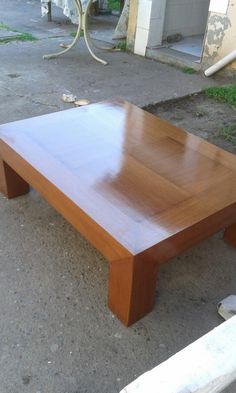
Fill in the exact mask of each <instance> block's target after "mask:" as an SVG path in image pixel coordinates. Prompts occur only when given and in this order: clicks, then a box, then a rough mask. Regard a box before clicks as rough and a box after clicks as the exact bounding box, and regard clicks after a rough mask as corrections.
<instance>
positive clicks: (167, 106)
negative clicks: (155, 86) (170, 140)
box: [145, 94, 236, 154]
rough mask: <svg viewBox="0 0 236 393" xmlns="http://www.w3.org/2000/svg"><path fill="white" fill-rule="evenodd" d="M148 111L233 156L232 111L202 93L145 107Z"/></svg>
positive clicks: (235, 111)
mask: <svg viewBox="0 0 236 393" xmlns="http://www.w3.org/2000/svg"><path fill="white" fill-rule="evenodd" d="M145 109H146V110H147V111H148V112H150V113H153V114H154V115H156V116H159V117H160V118H162V119H165V120H167V121H169V122H170V123H172V124H174V125H176V126H178V127H180V128H183V129H184V130H186V131H188V132H191V133H192V134H195V135H197V136H199V137H200V138H203V139H206V140H207V141H209V142H211V143H213V144H215V145H217V146H219V147H221V148H222V149H224V150H227V151H229V152H231V153H234V154H236V108H233V107H231V106H229V105H228V104H224V103H220V102H216V101H215V100H213V99H210V98H208V97H206V96H205V95H204V94H196V95H192V96H190V97H185V98H182V99H180V100H172V101H168V102H165V103H162V104H157V105H153V106H148V107H146V108H145Z"/></svg>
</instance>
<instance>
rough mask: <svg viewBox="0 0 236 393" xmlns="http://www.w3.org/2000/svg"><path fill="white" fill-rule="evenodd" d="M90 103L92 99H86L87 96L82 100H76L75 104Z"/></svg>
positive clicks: (83, 104)
mask: <svg viewBox="0 0 236 393" xmlns="http://www.w3.org/2000/svg"><path fill="white" fill-rule="evenodd" d="M88 104H90V101H89V100H86V99H85V98H83V99H81V100H78V101H75V106H85V105H88Z"/></svg>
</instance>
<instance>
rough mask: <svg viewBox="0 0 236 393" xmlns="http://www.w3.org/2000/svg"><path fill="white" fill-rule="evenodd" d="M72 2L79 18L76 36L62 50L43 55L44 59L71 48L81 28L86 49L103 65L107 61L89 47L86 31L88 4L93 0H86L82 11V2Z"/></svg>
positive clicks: (89, 40) (90, 42) (87, 32)
mask: <svg viewBox="0 0 236 393" xmlns="http://www.w3.org/2000/svg"><path fill="white" fill-rule="evenodd" d="M74 2H75V5H76V9H77V12H78V18H79V23H78V29H77V32H76V36H75V38H74V40H73V41H72V43H71V44H70V45H68V47H67V48H66V49H64V50H62V51H61V52H58V53H51V54H49V55H44V56H43V58H44V59H52V58H55V57H58V56H61V55H63V54H64V53H66V52H68V51H69V50H70V49H72V48H73V47H74V46H75V45H76V44H77V42H78V41H79V39H80V33H81V30H83V31H84V39H85V43H86V46H87V48H88V51H89V53H90V54H91V56H92V57H93V58H94V59H95V60H97V61H98V62H100V63H102V64H104V65H106V64H108V63H107V61H105V60H102V59H101V58H100V57H98V56H96V55H95V53H94V52H93V50H92V49H91V45H92V40H91V38H90V35H89V31H88V14H89V9H90V6H91V4H92V2H93V0H88V2H87V5H86V7H85V11H84V12H83V7H82V4H81V1H80V0H74ZM94 46H95V45H94ZM95 47H96V46H95ZM97 48H98V49H107V50H111V48H99V47H97Z"/></svg>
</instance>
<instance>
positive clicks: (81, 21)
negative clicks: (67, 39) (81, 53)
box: [43, 0, 83, 59]
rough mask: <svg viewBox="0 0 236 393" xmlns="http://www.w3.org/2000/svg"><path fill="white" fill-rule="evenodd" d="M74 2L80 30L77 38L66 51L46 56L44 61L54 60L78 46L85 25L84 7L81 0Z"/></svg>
mask: <svg viewBox="0 0 236 393" xmlns="http://www.w3.org/2000/svg"><path fill="white" fill-rule="evenodd" d="M74 2H75V5H76V9H77V12H78V19H79V23H78V29H77V32H76V35H75V38H74V39H73V41H72V43H71V44H70V45H68V47H67V48H66V49H64V50H62V51H61V52H58V53H51V54H49V55H44V56H43V58H44V59H53V58H55V57H58V56H61V55H63V54H64V53H66V52H68V51H69V50H70V49H71V48H73V47H74V46H75V45H76V44H77V42H78V41H79V39H80V33H81V30H82V24H83V10H82V5H81V2H80V0H74Z"/></svg>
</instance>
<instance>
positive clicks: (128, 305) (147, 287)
mask: <svg viewBox="0 0 236 393" xmlns="http://www.w3.org/2000/svg"><path fill="white" fill-rule="evenodd" d="M157 272H158V264H157V263H156V262H154V261H149V260H147V259H146V258H144V257H139V256H137V257H128V258H125V259H122V260H116V261H111V262H110V263H109V285H108V286H109V289H108V306H109V307H110V309H111V311H112V312H113V313H114V314H115V315H116V316H117V317H118V318H119V319H120V320H121V321H122V322H123V323H124V324H125V325H126V326H129V325H131V324H132V323H134V322H136V321H138V320H139V319H140V318H142V317H143V316H144V315H146V314H147V313H148V312H149V311H151V310H152V308H153V305H154V301H155V290H156V281H157Z"/></svg>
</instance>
